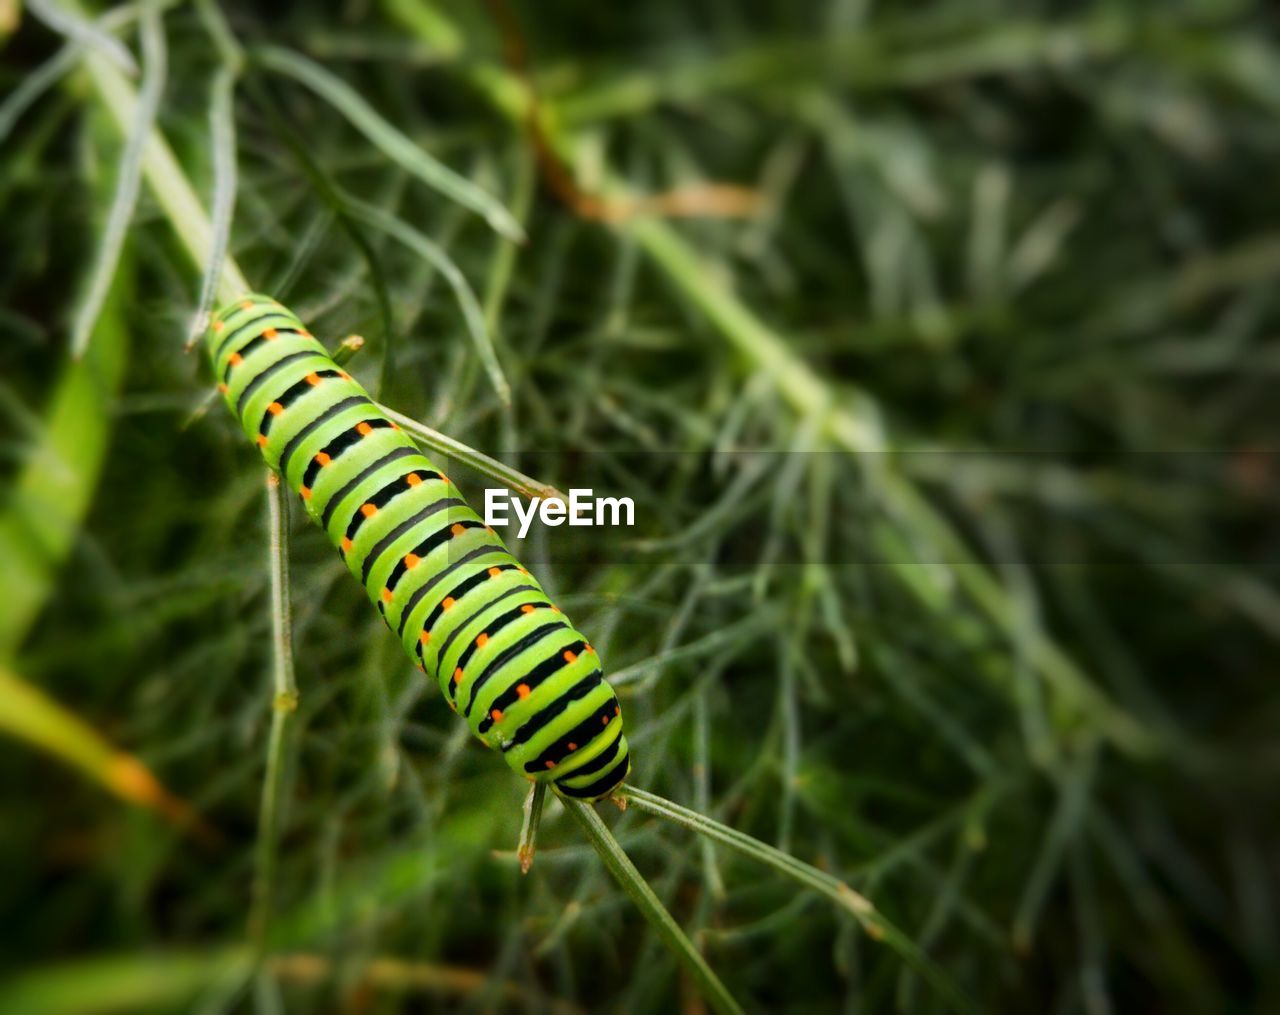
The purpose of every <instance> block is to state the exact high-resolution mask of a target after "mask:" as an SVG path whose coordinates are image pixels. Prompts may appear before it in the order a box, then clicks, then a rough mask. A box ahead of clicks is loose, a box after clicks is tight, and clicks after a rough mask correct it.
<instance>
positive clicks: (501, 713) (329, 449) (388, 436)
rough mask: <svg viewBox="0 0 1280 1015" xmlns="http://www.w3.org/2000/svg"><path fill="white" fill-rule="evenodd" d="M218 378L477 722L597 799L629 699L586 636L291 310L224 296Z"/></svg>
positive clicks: (314, 513) (612, 769)
mask: <svg viewBox="0 0 1280 1015" xmlns="http://www.w3.org/2000/svg"><path fill="white" fill-rule="evenodd" d="M206 341H207V343H208V347H209V355H210V358H211V359H212V361H213V371H214V375H215V376H216V377H217V379H218V382H219V383H218V390H219V391H221V392H222V394H223V396H224V397H225V398H226V402H227V406H228V408H230V409H231V411H232V413H233V414H234V415H235V416H236V418H237V419H239V420H240V422H241V425H242V426H243V427H244V430H245V433H246V434H248V436H249V437H250V438H251V439H253V440H255V441H256V442H257V444H258V446H259V447H260V448H261V449H262V455H263V457H264V458H265V459H266V460H267V464H268V465H270V466H271V468H273V469H275V470H276V471H277V472H278V473H279V475H280V476H281V478H282V480H283V482H285V483H286V484H287V485H288V486H289V487H290V488H291V489H293V490H295V491H296V492H297V493H298V494H299V495H300V496H301V497H302V501H303V504H304V505H305V507H306V510H307V513H308V514H309V515H310V516H311V518H312V519H313V520H314V521H315V522H317V523H318V524H319V525H320V526H321V527H322V528H323V529H324V530H325V532H326V533H328V535H329V538H330V540H331V541H332V542H333V543H334V545H335V546H336V547H337V548H338V550H339V552H340V553H341V554H342V558H343V560H344V561H345V562H346V565H347V567H348V569H350V571H351V573H352V574H353V575H355V576H356V577H357V578H358V579H359V580H360V582H361V584H363V585H364V587H365V589H366V590H367V591H368V593H369V597H370V599H372V600H373V601H374V603H375V604H376V605H377V607H378V610H379V611H380V612H381V614H382V616H383V619H384V620H386V622H387V625H388V626H389V627H390V628H391V630H392V631H394V632H395V633H396V634H397V635H398V636H399V637H400V640H401V642H402V644H403V645H404V649H405V651H406V652H407V653H408V654H409V656H410V658H412V659H413V661H414V662H415V663H416V664H417V665H418V668H419V669H421V670H422V671H423V672H424V673H427V674H434V676H435V678H436V681H437V682H438V683H439V685H440V690H441V692H442V693H443V694H444V696H445V700H446V701H448V703H449V705H450V707H451V708H453V710H454V711H455V712H461V714H462V715H463V716H464V717H465V718H466V720H467V723H468V725H469V726H470V727H471V731H472V732H473V733H474V734H475V735H476V736H477V737H479V738H480V739H481V740H482V741H483V742H484V743H485V744H486V745H488V746H489V747H492V748H496V749H498V750H500V751H501V752H502V755H503V757H504V758H506V761H507V764H508V765H510V766H511V767H512V768H513V769H515V770H516V771H517V772H520V773H521V774H522V775H524V776H525V777H526V778H529V779H535V780H539V781H550V782H551V783H552V785H553V786H554V787H555V788H556V789H557V790H558V791H559V792H561V793H563V794H565V795H566V796H572V797H578V798H580V799H585V800H596V799H599V798H601V797H604V796H608V795H609V794H610V793H611V792H613V790H614V789H616V788H617V787H618V786H619V785H620V784H621V783H622V781H623V780H624V779H625V778H626V777H627V773H628V772H629V771H630V764H631V763H630V757H629V754H628V752H627V741H626V738H625V737H624V736H623V735H622V710H621V708H620V706H619V705H618V699H617V696H616V695H615V694H614V692H613V689H612V688H611V687H610V686H609V684H608V683H607V682H606V681H605V680H604V677H603V675H602V674H601V671H600V666H599V658H598V657H597V655H596V653H595V651H594V650H593V649H592V647H591V645H590V644H589V643H588V642H587V640H586V639H585V638H584V637H583V636H582V635H581V634H579V633H578V632H577V631H576V630H574V628H573V627H572V625H570V624H569V622H568V621H567V620H566V619H565V618H564V616H563V614H561V612H560V610H559V608H558V607H556V606H554V605H553V604H552V603H551V601H550V600H549V599H548V598H547V595H546V593H544V592H543V591H542V588H541V587H540V586H539V585H538V582H537V581H536V580H535V579H534V578H533V577H532V576H531V575H530V574H529V572H528V571H526V570H525V569H524V568H523V567H521V566H520V564H519V562H518V561H516V560H515V558H514V557H512V556H511V554H509V553H508V552H507V550H506V548H505V547H504V546H503V545H502V542H501V540H499V539H498V537H497V536H496V535H494V533H493V530H492V529H489V528H487V527H486V526H485V524H484V522H483V521H482V520H481V519H480V518H479V516H477V515H476V513H475V512H474V511H472V510H471V508H470V507H468V506H467V503H466V501H464V500H463V499H462V497H461V496H460V495H459V493H458V490H457V489H456V488H455V487H454V486H453V485H452V484H451V483H450V481H449V479H448V477H446V476H445V475H444V474H443V473H441V472H440V470H438V469H437V468H436V467H435V466H434V465H432V464H431V462H430V461H429V460H428V459H427V458H426V457H425V456H424V455H423V454H422V453H421V452H419V451H418V449H417V447H416V446H415V445H414V444H413V442H412V441H410V440H409V438H408V437H406V436H405V435H404V434H403V433H402V432H401V431H400V428H399V427H398V426H396V424H395V423H393V422H392V421H391V420H389V419H387V417H386V416H385V415H384V414H383V413H382V412H381V411H380V410H379V408H378V406H377V405H376V404H375V403H374V402H373V400H372V399H370V398H369V396H368V394H367V393H366V392H365V390H364V389H363V388H362V387H360V385H359V384H357V383H356V382H355V381H354V380H352V378H351V376H350V375H349V374H347V373H346V372H345V371H344V370H342V369H341V368H339V367H338V365H337V364H336V363H334V362H333V360H332V359H331V358H330V357H329V354H328V353H327V352H326V351H325V349H324V347H323V346H322V345H321V344H320V343H319V342H317V341H316V340H315V338H313V337H312V335H311V333H310V332H308V331H307V330H306V328H304V327H303V325H302V322H301V321H299V320H298V318H297V317H295V316H294V315H293V314H292V313H291V312H290V311H288V310H287V309H285V308H284V307H283V306H281V305H280V304H279V303H277V302H276V301H275V300H273V299H271V298H269V297H266V296H249V297H246V298H245V299H243V300H239V301H237V302H235V303H232V304H230V305H228V306H226V307H224V308H222V310H220V311H219V312H218V313H217V314H216V315H215V316H214V317H213V319H212V320H211V322H210V324H209V329H208V332H207V333H206Z"/></svg>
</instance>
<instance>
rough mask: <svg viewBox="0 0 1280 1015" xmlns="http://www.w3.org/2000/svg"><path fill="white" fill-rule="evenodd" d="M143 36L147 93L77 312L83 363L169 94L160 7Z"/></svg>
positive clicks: (75, 349)
mask: <svg viewBox="0 0 1280 1015" xmlns="http://www.w3.org/2000/svg"><path fill="white" fill-rule="evenodd" d="M141 35H142V56H143V61H144V67H145V71H144V74H143V78H142V90H141V92H140V94H139V96H138V101H137V102H136V103H135V105H134V109H133V117H132V119H131V122H130V123H129V125H128V127H127V128H126V129H125V138H126V140H125V146H124V153H123V155H122V156H121V157H120V170H119V175H118V177H117V179H116V190H115V194H114V195H113V196H112V198H111V210H110V212H109V213H108V215H107V224H106V228H105V229H104V230H103V232H102V239H101V241H100V242H99V244H98V254H97V257H96V258H95V259H94V263H93V271H92V272H91V274H90V276H89V285H88V288H87V289H86V291H85V294H84V297H83V298H82V299H81V300H80V303H79V305H78V306H77V307H76V314H75V319H74V321H73V322H72V325H71V354H72V356H74V357H76V358H77V359H78V358H79V357H81V356H83V355H84V351H85V349H86V348H88V346H89V338H90V336H91V335H92V334H93V327H94V325H95V324H96V323H97V321H98V315H99V314H100V313H102V306H103V304H104V303H105V302H106V300H107V291H108V290H109V289H110V288H111V280H112V279H113V278H115V274H116V267H117V265H119V263H120V252H121V250H123V249H124V238H125V233H127V232H128V230H129V221H130V220H131V219H132V218H133V210H134V207H135V206H136V205H137V202H138V186H139V183H140V182H141V175H142V158H143V151H144V149H145V148H146V144H147V141H148V139H149V138H150V136H151V131H152V128H153V126H154V124H155V119H156V112H157V111H158V110H159V108H160V96H161V94H162V92H163V91H164V82H165V75H166V67H167V64H168V54H167V51H166V48H165V40H164V26H163V24H162V23H161V20H160V13H159V11H158V10H157V8H156V6H155V5H154V4H147V5H146V6H145V7H144V8H143V12H142V23H141ZM90 60H91V62H92V61H93V60H98V61H101V62H102V63H103V64H106V62H107V57H106V56H104V55H103V54H102V52H101V51H99V52H97V53H95V54H94V56H93V57H91V58H90Z"/></svg>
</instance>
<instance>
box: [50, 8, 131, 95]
mask: <svg viewBox="0 0 1280 1015" xmlns="http://www.w3.org/2000/svg"><path fill="white" fill-rule="evenodd" d="M67 6H68V5H61V4H55V3H51V2H50V0H27V10H28V11H30V12H31V13H32V14H33V15H34V16H35V18H36V20H38V21H43V22H44V24H45V25H46V26H47V27H48V28H50V29H52V30H53V31H55V32H57V33H58V34H59V35H63V36H65V37H66V38H67V39H69V40H71V41H72V42H75V43H78V44H80V45H82V46H86V47H88V48H90V49H92V50H93V51H94V52H96V53H100V54H101V55H102V56H103V58H104V59H106V60H109V61H110V62H111V64H112V65H113V66H115V67H116V68H117V69H119V70H120V71H123V72H124V73H125V74H128V75H129V76H130V77H135V76H136V75H137V73H138V65H137V63H136V62H135V61H134V59H133V54H132V53H130V52H129V49H128V47H127V46H125V45H124V43H122V42H121V41H120V40H119V39H117V38H116V37H115V36H114V35H112V34H111V32H110V31H108V30H107V29H106V28H104V27H103V26H102V25H100V24H97V23H95V22H93V21H91V20H89V19H88V18H87V17H85V16H83V15H82V14H80V13H79V12H78V11H76V10H74V9H71V10H68V9H67Z"/></svg>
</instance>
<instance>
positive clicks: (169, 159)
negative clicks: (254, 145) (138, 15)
mask: <svg viewBox="0 0 1280 1015" xmlns="http://www.w3.org/2000/svg"><path fill="white" fill-rule="evenodd" d="M85 66H86V68H87V70H88V74H89V80H90V81H91V82H92V84H93V87H94V88H95V89H96V90H97V92H98V94H99V95H100V96H101V98H102V101H103V104H104V105H105V106H106V107H107V111H108V112H109V113H110V114H111V117H112V119H113V120H115V122H116V126H117V128H118V129H119V130H120V132H121V134H122V135H124V136H126V137H127V136H128V134H129V129H130V127H131V125H132V124H133V123H134V122H135V120H136V119H137V115H138V104H139V99H138V93H137V91H136V89H134V87H133V85H131V84H130V83H129V82H128V80H126V78H125V76H124V75H123V74H122V73H121V72H120V70H119V69H118V68H117V67H116V66H115V65H114V64H113V63H112V62H111V61H110V60H109V59H107V58H106V57H104V56H102V55H101V54H99V53H92V54H90V55H89V57H88V59H87V60H86V61H85ZM142 175H143V177H144V178H145V179H146V181H147V185H148V186H149V187H150V188H151V191H152V193H153V194H154V195H155V197H156V200H157V201H158V202H159V204H160V207H161V209H162V210H163V211H164V214H165V216H166V217H167V218H168V219H169V221H170V222H171V223H172V224H173V228H174V232H176V233H177V235H178V239H179V240H180V241H181V242H182V244H183V246H185V247H186V249H187V253H188V254H189V255H190V256H191V260H192V262H194V264H195V266H196V268H197V270H201V271H202V270H204V267H205V265H207V264H208V263H209V261H210V260H211V255H212V253H213V226H212V224H211V223H210V221H209V216H208V215H207V214H206V213H205V210H204V208H203V207H202V206H201V204H200V199H199V198H198V197H197V196H196V193H195V190H194V189H193V188H192V186H191V183H190V182H189V181H188V180H187V177H186V175H185V174H184V173H183V171H182V167H181V166H179V165H178V160H177V159H176V158H174V155H173V149H172V148H170V147H169V143H168V142H167V141H166V140H165V139H164V136H163V135H162V134H161V133H160V131H159V130H158V129H157V128H156V127H155V126H154V125H153V126H152V127H151V130H150V132H149V136H148V137H147V141H146V144H145V145H144V147H143V152H142ZM250 291H251V287H250V285H249V283H248V282H247V281H246V280H245V277H244V274H243V273H242V272H241V271H240V267H239V265H237V264H236V263H235V261H234V260H233V259H232V258H231V257H226V258H224V260H223V262H222V272H221V275H220V277H219V279H218V300H219V301H220V302H223V303H229V302H231V301H232V300H234V299H237V298H238V297H240V296H242V295H244V294H245V293H247V292H250Z"/></svg>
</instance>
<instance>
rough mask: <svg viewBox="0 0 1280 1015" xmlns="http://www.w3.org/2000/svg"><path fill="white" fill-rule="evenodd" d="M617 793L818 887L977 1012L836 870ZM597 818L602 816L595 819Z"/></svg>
mask: <svg viewBox="0 0 1280 1015" xmlns="http://www.w3.org/2000/svg"><path fill="white" fill-rule="evenodd" d="M618 796H620V797H622V798H623V799H624V800H627V801H628V802H630V803H633V804H635V805H636V806H637V807H639V808H640V809H641V810H643V811H646V812H648V813H650V814H653V815H655V816H657V817H660V818H664V819H665V820H667V821H671V822H673V823H675V824H677V825H680V826H681V827H683V828H687V829H689V830H690V831H693V832H697V833H698V834H699V835H703V836H707V837H708V838H711V839H714V840H715V841H716V842H720V843H723V844H724V845H726V846H728V847H729V848H731V849H735V850H737V851H738V852H739V853H742V854H743V855H744V856H748V857H750V858H751V859H753V860H755V861H757V862H758V863H762V864H764V865H766V866H768V867H772V868H773V869H774V870H776V871H778V872H779V873H780V874H784V875H786V876H787V877H789V878H791V879H792V880H794V881H797V882H799V883H800V884H802V885H804V886H805V887H807V888H811V889H813V890H814V891H816V892H820V893H821V894H823V895H825V896H826V897H827V898H828V899H830V900H831V901H832V902H834V903H835V904H836V905H837V906H839V907H840V908H841V909H843V910H845V911H846V912H848V913H850V914H852V916H853V917H854V919H856V920H857V921H858V923H860V924H861V925H862V927H863V929H864V930H865V931H866V932H867V934H868V936H870V937H871V938H873V939H874V940H876V941H880V942H882V943H883V944H886V945H888V946H889V947H890V948H892V949H893V950H894V951H895V952H897V953H898V955H899V956H900V957H901V958H902V959H903V961H905V962H907V963H908V964H909V965H911V966H912V967H913V968H914V969H915V970H916V971H917V972H919V973H920V975H921V976H922V977H924V979H925V980H926V981H928V982H929V983H930V984H931V985H932V986H933V988H934V989H935V990H936V991H937V992H938V994H939V996H940V997H942V998H943V999H945V1000H946V1002H947V1003H948V1004H949V1005H950V1006H951V1007H952V1008H953V1009H954V1010H956V1011H960V1012H976V1011H977V1007H976V1006H975V1004H974V1003H973V1001H972V1000H970V999H969V998H968V997H967V996H966V995H965V993H964V992H963V991H962V990H961V989H960V987H959V986H957V985H956V984H955V983H954V982H953V981H952V980H951V978H950V977H949V976H947V974H946V973H944V972H943V971H942V969H940V968H939V967H938V966H937V965H936V964H935V963H934V962H933V961H932V960H930V959H929V957H928V956H926V955H925V954H924V952H923V951H921V950H920V948H919V947H918V946H917V945H916V944H915V942H913V941H912V940H911V939H910V938H909V937H907V936H906V935H905V934H904V933H903V932H902V931H901V930H899V929H898V928H897V927H896V926H894V925H893V924H892V923H891V922H890V921H889V920H888V919H886V918H885V916H884V914H882V913H881V912H880V911H879V910H877V909H876V907H875V906H874V905H873V904H872V903H871V900H869V899H868V898H866V897H865V896H863V895H860V894H859V893H858V892H856V891H854V890H853V889H852V888H850V887H849V886H848V885H847V884H845V883H844V882H843V881H841V880H840V879H839V878H837V877H835V876H834V875H832V874H828V873H826V872H825V871H820V870H818V868H816V867H813V866H811V865H810V864H807V863H805V862H804V861H802V860H797V859H796V858H795V857H794V856H791V855H790V854H789V853H784V852H783V851H782V850H780V849H778V848H776V847H775V846H770V845H769V844H768V843H765V842H761V841H760V840H759V839H756V838H754V837H752V836H750V835H747V834H746V833H745V832H739V831H738V830H737V829H734V828H730V827H729V826H728V825H723V824H721V823H720V822H719V821H716V820H714V819H713V818H709V817H707V816H706V815H705V814H699V813H698V812H697V811H691V810H689V809H688V808H687V807H681V806H680V805H679V804H676V803H673V802H672V801H670V800H667V799H665V798H664V797H660V796H658V795H657V794H656V793H647V792H645V791H644V790H642V789H636V788H635V787H633V786H623V787H622V788H621V789H620V790H618ZM597 820H598V819H597Z"/></svg>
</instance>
